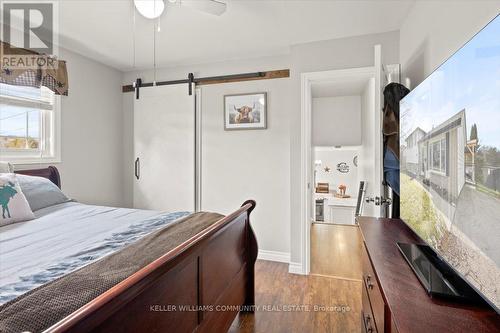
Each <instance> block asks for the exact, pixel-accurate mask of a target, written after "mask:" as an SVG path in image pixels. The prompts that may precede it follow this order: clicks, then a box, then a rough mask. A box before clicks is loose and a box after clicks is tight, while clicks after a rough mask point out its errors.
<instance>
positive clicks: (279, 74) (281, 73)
mask: <svg viewBox="0 0 500 333" xmlns="http://www.w3.org/2000/svg"><path fill="white" fill-rule="evenodd" d="M286 77H290V70H289V69H282V70H275V71H267V72H253V73H243V74H232V75H221V76H209V77H200V78H195V77H194V74H193V73H189V75H188V78H187V79H184V80H172V81H160V82H156V83H153V82H148V83H143V82H142V80H141V79H139V78H138V79H137V80H135V82H134V83H133V84H132V85H127V86H123V87H122V92H131V91H135V95H136V98H137V99H139V88H144V87H153V86H155V85H156V86H165V85H171V84H180V83H188V84H189V87H188V93H189V94H190V95H191V94H192V93H193V84H197V85H205V84H217V83H230V82H239V81H250V80H265V79H278V78H286Z"/></svg>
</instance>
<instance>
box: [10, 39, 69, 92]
mask: <svg viewBox="0 0 500 333" xmlns="http://www.w3.org/2000/svg"><path fill="white" fill-rule="evenodd" d="M0 55H1V63H0V83H6V84H12V85H16V86H30V87H36V88H39V87H41V86H44V87H47V88H49V89H50V90H52V91H53V92H54V93H56V94H57V95H65V96H67V95H68V72H67V69H66V61H64V60H58V59H57V58H55V57H53V56H47V55H43V54H38V53H36V52H33V51H31V50H27V49H21V48H11V47H10V45H9V44H8V43H5V42H2V41H0Z"/></svg>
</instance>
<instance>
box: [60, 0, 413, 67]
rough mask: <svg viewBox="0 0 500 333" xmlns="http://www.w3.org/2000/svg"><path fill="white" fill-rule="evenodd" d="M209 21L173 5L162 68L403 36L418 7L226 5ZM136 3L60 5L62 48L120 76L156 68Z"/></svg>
mask: <svg viewBox="0 0 500 333" xmlns="http://www.w3.org/2000/svg"><path fill="white" fill-rule="evenodd" d="M225 1H226V2H227V11H226V13H224V14H223V15H222V16H212V15H209V14H205V13H202V12H199V11H196V10H193V9H191V8H188V7H183V6H179V5H177V4H170V3H168V1H166V3H167V8H166V10H165V12H164V13H163V15H162V16H161V32H160V33H158V34H157V42H156V44H157V45H156V54H157V66H158V67H171V66H177V65H186V64H195V63H207V62H221V61H227V60H233V59H244V58H253V57H261V56H273V55H282V54H287V53H289V49H290V46H291V45H294V44H300V43H305V42H312V41H319V40H327V39H335V38H342V37H349V36H357V35H363V34H369V33H379V32H387V31H393V30H398V29H399V28H400V26H401V23H402V21H403V20H404V18H405V17H406V15H407V13H408V12H409V10H410V9H411V6H412V5H413V1H381V0H380V1H379V0H368V1H335V0H334V1H327V0H322V1H306V0H303V1H299V0H295V1H293V0H292V1H285V0H281V1H270V0H253V1H242V0H225ZM133 12H134V7H133V3H132V0H71V1H60V2H59V32H60V37H59V41H60V44H61V45H62V46H63V47H64V48H67V49H69V50H72V51H74V52H77V53H80V54H82V55H85V56H87V57H89V58H92V59H95V60H97V61H99V62H102V63H104V64H107V65H110V66H112V67H114V68H117V69H119V70H122V71H128V70H132V69H134V68H136V69H146V68H152V67H153V31H154V25H153V24H154V22H156V21H152V20H147V19H145V18H144V17H142V16H141V15H140V14H137V15H136V24H135V46H136V47H135V49H136V52H135V67H134V51H133V50H134V24H133Z"/></svg>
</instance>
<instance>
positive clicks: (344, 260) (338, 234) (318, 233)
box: [311, 223, 363, 281]
mask: <svg viewBox="0 0 500 333" xmlns="http://www.w3.org/2000/svg"><path fill="white" fill-rule="evenodd" d="M362 249H363V240H362V237H361V233H360V232H359V228H358V227H357V226H351V225H340V224H324V223H313V224H312V226H311V274H316V275H326V276H331V277H336V278H340V279H350V280H356V281H361V279H362V270H361V251H362Z"/></svg>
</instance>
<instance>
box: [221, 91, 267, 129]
mask: <svg viewBox="0 0 500 333" xmlns="http://www.w3.org/2000/svg"><path fill="white" fill-rule="evenodd" d="M266 128H267V93H266V92H256V93H245V94H232V95H224V130H225V131H233V130H249V129H266Z"/></svg>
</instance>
